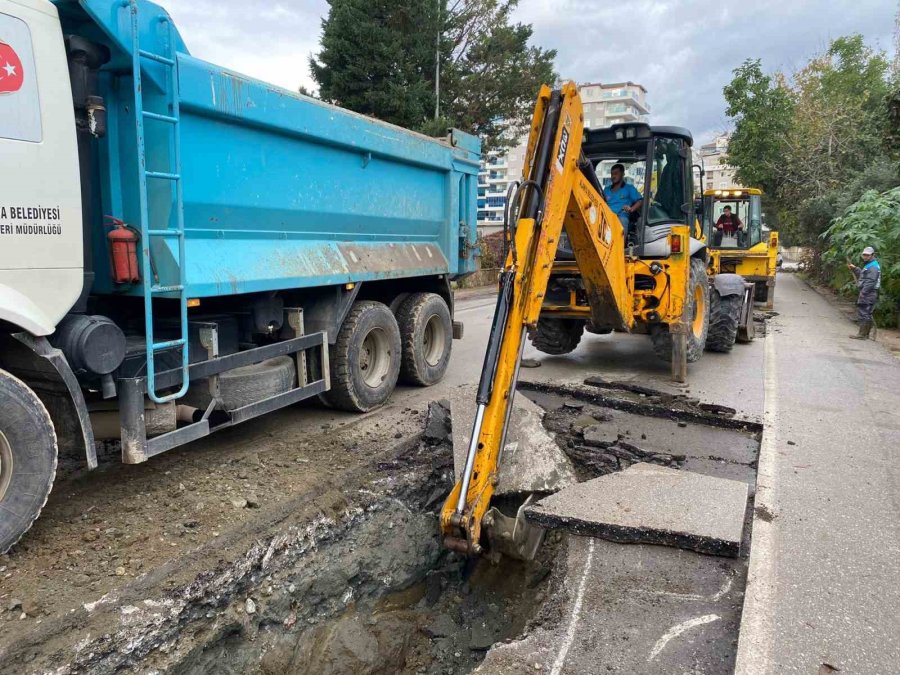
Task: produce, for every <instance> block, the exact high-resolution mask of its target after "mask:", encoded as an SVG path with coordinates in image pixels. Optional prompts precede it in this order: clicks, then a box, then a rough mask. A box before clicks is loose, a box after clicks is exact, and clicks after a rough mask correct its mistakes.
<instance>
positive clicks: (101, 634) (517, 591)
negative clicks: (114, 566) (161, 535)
mask: <svg viewBox="0 0 900 675" xmlns="http://www.w3.org/2000/svg"><path fill="white" fill-rule="evenodd" d="M520 389H521V390H522V392H523V393H524V394H525V395H527V396H528V397H529V398H531V399H532V400H533V401H535V402H536V403H537V404H538V405H539V406H541V407H542V408H544V409H545V411H546V414H545V416H544V419H543V424H544V426H545V428H546V429H547V430H548V431H549V432H551V433H552V434H553V435H554V437H555V440H556V442H557V444H559V446H560V447H561V448H563V450H564V451H565V453H566V454H567V455H568V457H569V459H570V460H571V461H572V464H573V467H574V469H575V471H576V473H577V474H578V478H579V480H587V479H590V478H594V477H596V476H598V475H601V474H603V473H609V472H611V471H619V470H622V469H624V468H627V467H628V466H629V465H630V464H632V463H635V462H641V461H644V462H651V463H657V464H663V465H667V466H672V467H675V468H685V469H687V470H701V471H706V470H707V469H709V463H713V464H714V465H715V466H714V470H715V473H717V474H718V475H725V476H732V477H735V478H739V479H743V480H746V481H748V482H752V480H753V477H754V476H755V462H756V449H757V447H758V434H759V428H758V427H756V426H755V425H753V424H749V423H746V422H742V421H738V420H735V419H733V413H734V411H732V410H729V409H724V408H721V407H720V406H704V405H703V404H701V403H700V402H699V401H696V400H692V399H690V398H688V397H686V396H683V395H670V394H664V393H662V392H658V391H655V390H650V389H643V388H642V387H639V386H635V385H630V384H617V383H609V382H604V381H602V380H593V381H592V380H590V379H589V380H588V381H587V382H586V383H585V385H584V386H580V387H575V388H572V387H558V386H552V385H537V384H528V383H522V384H521V385H520ZM698 422H699V424H698ZM684 434H689V436H685V435H684ZM686 439H689V440H690V445H691V447H693V448H694V449H695V451H694V452H693V453H688V454H686V453H685V452H683V451H681V450H680V449H679V448H681V447H682V446H683V445H684V444H685V443H687V442H688V441H687V440H686ZM735 439H737V440H735ZM726 446H727V447H728V448H729V451H728V452H727V453H725V454H726V455H727V456H719V455H717V454H715V453H714V452H709V453H708V454H707V455H704V454H703V452H702V448H703V447H709V448H713V447H715V448H721V447H726ZM697 448H700V449H701V451H699V452H698V451H697ZM717 452H718V451H717ZM372 456H373V460H372V462H371V463H370V464H367V465H365V466H361V467H360V468H359V469H357V470H354V472H349V473H348V474H347V475H346V478H345V482H344V484H343V485H342V487H341V490H340V494H337V495H336V494H334V491H333V490H326V489H325V488H323V489H322V494H319V493H318V492H315V491H313V492H311V493H309V495H307V496H304V495H298V496H297V497H296V498H295V499H294V500H293V501H291V502H284V503H283V504H282V505H281V506H280V507H279V509H280V512H279V513H274V514H269V513H263V512H261V514H260V519H261V520H260V522H259V523H257V524H254V525H252V526H251V529H250V530H249V531H250V533H251V534H250V536H251V540H250V541H251V543H252V542H254V540H255V543H252V545H251V546H250V548H249V549H248V548H247V546H246V544H243V543H242V542H243V541H245V539H246V535H238V534H235V542H234V544H233V545H231V544H229V543H228V542H227V541H226V542H224V544H223V546H222V549H221V551H217V552H213V553H211V552H210V551H208V550H201V551H199V552H198V553H197V554H196V556H197V559H196V560H192V559H186V560H184V561H177V560H175V561H172V562H171V563H169V564H168V565H165V566H163V567H162V568H160V569H159V571H154V572H151V573H150V574H148V575H147V577H146V578H145V579H142V580H139V581H138V582H136V583H135V584H134V585H132V586H130V587H128V588H127V589H124V590H122V591H121V592H118V593H116V594H109V595H108V596H104V598H102V599H101V600H100V601H98V602H96V603H92V604H91V606H87V605H86V606H85V607H84V611H83V612H82V611H79V612H76V613H75V614H72V615H69V616H67V617H66V618H65V619H63V620H61V621H60V622H59V625H55V624H54V625H53V626H51V625H47V626H46V627H45V630H46V632H47V635H46V636H38V635H35V644H38V643H39V644H42V645H43V646H42V648H41V652H43V655H39V654H37V653H35V652H32V651H31V649H32V648H31V647H29V646H24V647H21V648H20V651H21V653H15V652H11V655H13V656H14V657H15V658H14V660H11V661H10V664H11V665H12V664H13V663H19V664H20V665H22V666H23V667H25V664H31V666H30V667H29V668H28V670H31V669H33V668H35V667H38V668H39V667H40V666H39V663H40V662H41V660H42V659H43V657H44V656H46V657H47V658H48V659H50V662H48V665H49V663H54V664H57V665H58V664H60V663H63V664H66V665H65V667H64V670H63V671H61V672H72V673H75V672H92V673H111V672H123V671H131V672H174V673H184V674H188V673H191V674H193V673H217V674H218V673H266V674H268V673H272V674H275V673H279V674H281V673H310V674H312V675H315V674H317V673H322V674H325V673H350V672H352V673H361V674H379V673H428V674H438V673H441V674H451V673H468V672H471V671H472V670H473V669H475V668H477V666H478V664H479V663H480V662H481V661H482V660H483V659H484V658H485V655H486V653H487V651H488V650H489V649H490V647H491V646H492V645H494V644H496V643H498V642H503V641H508V640H515V639H519V638H521V637H522V636H523V635H527V634H528V633H529V632H532V631H533V630H535V629H536V628H538V627H539V626H541V625H548V626H549V625H552V624H554V622H556V621H557V620H558V618H559V617H558V616H557V614H558V613H559V611H560V606H561V604H562V603H563V601H564V599H565V596H566V592H567V591H566V579H565V574H566V568H567V565H566V555H567V554H566V551H567V550H568V548H569V547H568V546H567V545H566V540H567V537H568V535H566V534H564V533H562V532H549V533H548V535H547V537H546V539H545V541H544V544H543V545H542V547H541V549H540V550H539V553H538V555H537V558H536V559H535V560H533V561H531V562H522V561H515V560H511V559H506V558H505V559H503V560H502V562H501V563H500V564H493V563H491V562H490V561H488V560H479V561H477V562H475V563H471V562H466V561H464V560H462V559H461V558H460V557H459V556H457V555H455V554H450V553H448V552H446V551H445V550H444V549H443V547H442V546H441V543H440V540H439V537H438V512H439V509H440V507H441V505H442V503H443V499H444V498H445V496H446V494H447V493H448V492H449V490H450V488H451V487H452V480H453V460H452V442H451V430H450V418H449V411H448V410H447V409H446V407H444V406H443V405H441V404H432V405H431V406H430V410H429V415H428V421H427V425H426V429H425V433H424V435H423V436H422V437H419V438H414V439H408V440H406V441H400V442H398V445H397V446H396V447H395V448H392V449H378V450H377V452H376V451H375V449H373V450H372ZM504 504H505V505H506V507H507V508H505V509H504V508H503V507H504ZM495 505H499V506H500V508H501V509H503V510H505V511H509V512H514V511H515V508H516V506H517V503H514V502H510V503H508V504H507V503H505V502H503V500H497V503H495ZM748 537H749V528H748ZM210 560H217V562H216V563H215V564H210V562H209V561H210ZM192 569H194V570H198V569H199V570H204V569H205V570H207V571H205V572H201V573H199V574H197V573H196V572H194V573H191V574H185V572H187V571H190V570H192ZM739 576H743V574H740V575H739ZM160 589H165V590H164V592H160ZM738 613H739V609H738ZM75 635H78V636H80V637H78V638H77V639H79V640H80V641H79V643H78V644H77V645H76V646H75V647H74V650H73V648H72V646H71V643H72V641H73V640H75V639H76V637H75ZM54 650H56V651H54ZM73 651H74V654H75V656H74V658H72V657H70V656H63V655H65V654H70V653H72V652H73ZM54 654H55V656H54ZM33 659H34V660H33ZM60 659H62V660H60ZM20 672H21V671H20Z"/></svg>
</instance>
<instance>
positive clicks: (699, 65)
mask: <svg viewBox="0 0 900 675" xmlns="http://www.w3.org/2000/svg"><path fill="white" fill-rule="evenodd" d="M157 1H158V2H160V4H162V5H164V6H165V7H166V8H167V9H168V10H169V11H170V12H171V13H172V15H173V16H174V18H175V21H176V23H177V25H178V26H179V28H180V29H181V33H182V36H183V37H184V40H185V42H186V43H187V45H188V48H189V49H190V51H191V53H192V54H193V55H194V56H197V57H199V58H202V59H206V60H208V61H212V62H213V63H217V64H220V65H223V66H226V67H229V68H232V69H233V70H237V71H239V72H242V73H245V74H247V75H251V76H253V77H257V78H259V79H263V80H267V81H269V82H273V83H275V84H278V85H281V86H283V87H287V88H289V89H294V90H296V89H297V87H298V86H299V85H301V84H302V85H305V86H307V87H310V88H313V87H314V83H313V81H312V78H311V77H310V73H309V66H308V60H309V56H310V54H314V53H316V52H317V51H318V42H319V35H320V32H321V19H322V17H323V16H324V15H325V14H326V12H327V10H328V5H327V3H326V2H325V0H294V1H293V2H290V1H285V2H272V3H270V4H268V6H266V5H264V4H263V3H260V5H258V6H256V7H254V6H252V5H251V3H247V2H246V1H245V0H241V1H239V0H157ZM897 9H898V0H743V1H742V2H736V1H734V0H667V1H656V2H654V1H652V0H617V1H598V0H520V5H519V9H518V10H517V14H516V18H517V20H519V21H524V22H527V23H531V24H532V25H533V26H534V33H535V34H534V43H535V44H539V45H541V46H543V47H545V48H553V49H556V50H558V52H559V54H558V56H557V59H556V68H557V71H558V72H559V73H560V74H561V75H562V76H563V77H564V78H571V79H574V80H576V81H577V82H587V81H590V82H598V81H599V82H620V81H623V80H632V81H634V82H639V83H641V84H643V85H644V86H645V87H646V88H647V90H648V92H649V93H648V101H649V103H650V106H651V108H652V116H651V121H652V122H653V123H656V124H677V125H681V126H687V127H688V128H690V129H691V130H692V131H693V132H694V136H695V138H697V139H698V140H700V141H706V140H708V139H709V138H711V137H712V136H713V135H715V134H716V133H718V132H720V131H723V130H725V129H726V128H727V124H728V120H727V118H726V117H725V112H724V102H723V100H722V86H723V85H724V84H726V83H727V82H728V81H729V79H730V77H731V71H732V69H733V68H735V67H737V66H738V65H740V63H741V62H742V61H743V60H744V59H746V58H748V57H752V58H762V59H763V64H764V66H765V67H766V69H767V70H775V69H779V68H780V69H784V70H787V71H790V70H793V69H794V68H796V67H799V66H802V65H803V64H804V63H805V61H806V60H807V59H808V58H809V56H811V55H812V54H814V53H815V52H817V51H822V50H823V49H824V48H825V46H826V45H827V44H828V41H829V40H831V39H832V38H835V37H838V36H840V35H845V34H848V33H853V32H858V33H862V34H863V35H864V36H865V38H866V40H867V42H868V43H869V44H870V45H874V46H877V47H879V48H882V49H886V50H888V51H890V52H891V53H893V43H892V40H893V38H892V34H893V30H894V19H895V15H896V12H897Z"/></svg>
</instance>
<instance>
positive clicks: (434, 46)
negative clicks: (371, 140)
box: [310, 0, 556, 150]
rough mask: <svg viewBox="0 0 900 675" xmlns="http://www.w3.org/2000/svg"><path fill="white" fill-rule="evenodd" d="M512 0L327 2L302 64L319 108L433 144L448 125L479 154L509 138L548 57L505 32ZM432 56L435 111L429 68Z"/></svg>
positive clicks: (510, 28)
mask: <svg viewBox="0 0 900 675" xmlns="http://www.w3.org/2000/svg"><path fill="white" fill-rule="evenodd" d="M517 1H518V0H451V1H450V3H449V4H447V2H446V0H393V1H390V0H329V4H330V6H331V8H330V11H329V14H328V17H327V18H326V19H325V20H324V21H323V22H322V50H321V52H320V53H319V55H318V56H317V57H316V58H313V59H311V60H310V65H311V69H312V72H313V77H315V79H316V81H317V82H318V84H319V93H320V96H321V97H322V99H323V100H326V101H330V102H332V103H335V104H337V105H341V106H344V107H346V108H349V109H351V110H355V111H356V112H360V113H363V114H367V115H373V116H374V117H377V118H379V119H382V120H385V121H388V122H392V123H394V124H399V125H401V126H405V127H409V128H411V129H416V130H419V131H423V132H425V133H428V134H431V135H435V136H442V135H444V134H445V133H446V132H447V129H448V128H450V127H457V128H459V129H462V130H463V131H468V132H469V133H473V134H476V135H478V136H480V137H481V139H482V141H483V144H484V149H485V150H489V149H492V148H495V147H500V146H502V145H505V144H509V143H511V142H514V141H515V140H517V138H518V136H519V135H521V132H522V131H524V130H525V129H526V128H527V125H528V122H529V121H530V118H531V112H532V110H533V102H534V98H535V96H536V95H537V92H538V89H539V87H540V85H541V84H544V83H552V82H553V81H554V80H555V74H554V72H553V59H554V58H555V56H556V52H555V51H552V50H543V49H541V48H539V47H533V46H531V45H529V41H530V40H531V37H532V29H531V26H528V25H524V24H512V23H511V22H510V13H511V11H512V9H513V8H514V7H515V5H516V3H517ZM438 54H439V58H440V87H439V90H440V94H439V97H440V112H441V115H440V117H438V118H437V119H436V118H435V108H436V106H435V103H436V100H435V89H436V87H435V66H436V59H437V58H438Z"/></svg>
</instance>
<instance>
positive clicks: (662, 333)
mask: <svg viewBox="0 0 900 675" xmlns="http://www.w3.org/2000/svg"><path fill="white" fill-rule="evenodd" d="M686 304H687V307H686V308H685V310H686V312H685V313H686V315H687V316H689V317H691V321H690V322H689V323H688V333H687V361H688V363H694V362H695V361H698V360H699V359H700V357H701V356H703V349H704V348H705V347H706V337H707V334H708V332H709V281H708V280H707V276H706V263H704V262H703V260H701V259H700V258H692V259H691V277H690V280H689V281H688V295H687V303H686ZM650 340H651V341H652V343H653V351H654V352H655V353H656V355H657V356H658V357H659V358H661V359H662V360H663V361H665V362H667V363H671V362H672V335H671V334H670V333H669V326H668V325H667V324H664V323H655V324H653V325H652V326H651V327H650Z"/></svg>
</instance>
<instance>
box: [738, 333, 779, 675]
mask: <svg viewBox="0 0 900 675" xmlns="http://www.w3.org/2000/svg"><path fill="white" fill-rule="evenodd" d="M765 347H766V349H765V369H766V372H765V380H764V391H765V414H764V419H763V422H764V426H763V435H762V441H761V442H760V446H759V464H758V469H757V473H756V496H755V497H754V502H753V503H754V509H755V511H756V512H757V513H758V512H759V511H760V509H766V510H767V511H768V512H769V513H774V511H775V503H774V502H775V487H776V486H775V483H776V478H777V476H776V468H777V467H776V459H775V449H776V445H777V442H778V393H777V392H778V386H777V380H776V366H775V334H774V333H773V332H772V331H769V332H767V333H766V341H765ZM768 521H769V522H767V521H766V520H763V519H762V518H759V517H758V516H757V515H756V514H755V513H754V516H753V538H752V539H751V547H750V567H749V570H748V571H747V588H746V591H745V594H744V609H743V612H742V613H741V627H740V635H739V637H738V649H737V659H736V662H735V667H734V672H735V675H762V674H763V673H769V672H771V665H772V664H771V662H770V660H769V648H770V647H771V644H772V616H771V613H772V593H773V589H774V584H775V564H776V560H775V543H774V537H775V531H774V529H775V525H774V523H773V522H772V521H771V519H768Z"/></svg>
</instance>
